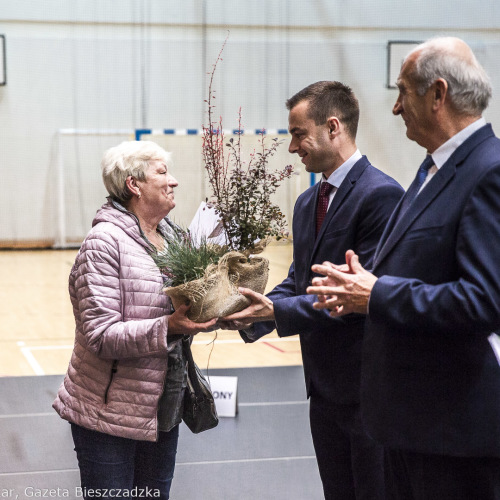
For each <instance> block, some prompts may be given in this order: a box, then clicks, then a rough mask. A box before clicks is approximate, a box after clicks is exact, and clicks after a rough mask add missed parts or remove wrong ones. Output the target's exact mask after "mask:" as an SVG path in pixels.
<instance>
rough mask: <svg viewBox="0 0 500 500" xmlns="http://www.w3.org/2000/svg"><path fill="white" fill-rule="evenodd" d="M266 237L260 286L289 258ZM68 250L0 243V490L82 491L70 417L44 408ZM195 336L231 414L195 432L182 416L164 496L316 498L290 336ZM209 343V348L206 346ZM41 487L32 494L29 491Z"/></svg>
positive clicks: (61, 348) (64, 348) (63, 335)
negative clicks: (233, 387) (231, 395)
mask: <svg viewBox="0 0 500 500" xmlns="http://www.w3.org/2000/svg"><path fill="white" fill-rule="evenodd" d="M291 253H292V250H291V245H290V244H275V245H271V246H270V247H268V248H267V249H266V251H265V255H266V256H267V257H268V258H269V260H270V278H269V283H268V288H272V287H273V286H274V285H275V284H277V283H279V282H280V281H281V280H282V279H283V278H284V277H285V276H286V273H287V271H288V267H289V264H290V262H291V258H292V256H291ZM75 254H76V251H75V250H64V251H0V275H1V276H2V279H1V282H0V317H1V318H2V322H1V327H0V343H1V344H0V347H1V348H0V371H1V375H3V378H1V379H0V394H1V395H2V397H1V398H0V435H1V436H2V438H3V446H2V447H0V495H1V494H3V493H4V492H6V493H9V492H8V490H11V494H10V497H12V498H19V499H22V498H29V497H30V496H36V493H37V492H39V493H40V492H43V491H44V489H49V490H53V491H54V494H53V497H56V498H57V497H59V498H75V499H76V498H81V496H80V495H79V492H78V490H77V489H76V488H77V486H78V485H79V476H78V467H77V463H76V458H75V456H74V452H73V450H72V440H71V435H70V429H69V425H68V424H67V423H66V422H65V421H63V420H61V419H60V418H59V417H58V416H57V415H56V414H55V412H54V411H53V410H52V409H51V404H52V401H53V399H54V397H55V394H56V391H57V388H58V386H59V384H60V383H61V380H62V374H63V373H64V372H65V370H66V367H67V363H68V360H69V356H70V353H71V348H72V343H73V328H74V325H73V316H72V312H71V307H70V304H69V298H68V295H67V277H68V274H69V271H70V268H71V265H72V263H73V260H74V257H75ZM214 337H215V335H214V334H213V333H211V334H199V335H197V336H196V338H195V344H194V347H193V352H194V356H195V359H196V361H197V362H198V364H199V365H200V366H201V367H202V368H205V369H206V367H207V363H208V359H209V356H210V361H209V370H210V371H209V373H210V375H228V376H237V377H238V414H237V416H236V417H235V418H221V422H220V424H219V426H218V427H217V428H215V429H212V430H210V431H207V432H205V433H202V434H200V435H194V434H191V433H190V432H189V430H188V429H187V427H185V426H184V425H182V426H181V437H180V442H179V451H178V456H177V467H176V475H175V478H174V483H173V487H172V494H171V498H172V499H173V500H198V499H199V500H257V499H259V500H267V499H273V500H281V499H283V500H285V499H286V500H316V499H320V498H322V491H321V482H320V479H319V475H318V470H317V466H316V461H315V457H314V450H313V447H312V442H311V438H310V432H309V423H308V404H307V401H306V397H305V390H304V381H303V373H302V366H301V357H300V346H299V342H298V338H296V337H291V338H286V339H280V338H278V337H277V336H276V335H275V334H271V335H269V336H267V337H266V338H264V339H263V340H261V341H259V342H257V343H255V344H250V345H249V344H244V343H243V342H242V341H241V339H240V338H239V335H238V334H237V332H226V331H219V332H218V334H217V337H216V338H215V342H214V343H213V344H212V341H213V340H214ZM210 352H211V354H210ZM39 496H41V495H39Z"/></svg>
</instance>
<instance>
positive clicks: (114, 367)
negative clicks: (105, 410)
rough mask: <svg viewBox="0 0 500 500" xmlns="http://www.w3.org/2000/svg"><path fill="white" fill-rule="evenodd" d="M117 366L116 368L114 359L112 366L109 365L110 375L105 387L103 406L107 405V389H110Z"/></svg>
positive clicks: (116, 363)
mask: <svg viewBox="0 0 500 500" xmlns="http://www.w3.org/2000/svg"><path fill="white" fill-rule="evenodd" d="M117 366H118V360H117V359H114V360H113V364H112V365H111V375H110V377H109V383H108V386H107V387H106V391H105V392H104V404H108V392H109V388H110V387H111V383H112V382H113V377H114V376H115V373H116V371H117Z"/></svg>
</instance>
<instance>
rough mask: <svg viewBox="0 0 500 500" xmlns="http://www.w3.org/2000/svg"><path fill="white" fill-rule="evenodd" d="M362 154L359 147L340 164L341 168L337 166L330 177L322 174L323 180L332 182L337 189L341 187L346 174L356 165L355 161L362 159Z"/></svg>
mask: <svg viewBox="0 0 500 500" xmlns="http://www.w3.org/2000/svg"><path fill="white" fill-rule="evenodd" d="M361 158H362V155H361V153H360V152H359V149H356V151H355V153H354V154H353V155H352V156H351V157H350V158H348V159H347V160H346V161H345V162H344V163H342V165H340V167H339V168H337V169H336V170H335V171H334V172H333V173H332V174H331V175H330V177H328V179H325V176H324V175H323V176H322V179H321V180H322V181H325V180H326V182H328V183H330V184H331V185H332V186H334V187H336V188H337V189H338V188H339V187H340V185H341V184H342V182H343V181H344V179H345V178H346V175H347V174H348V173H349V170H351V168H352V167H354V165H355V163H356V162H357V161H359V160H361Z"/></svg>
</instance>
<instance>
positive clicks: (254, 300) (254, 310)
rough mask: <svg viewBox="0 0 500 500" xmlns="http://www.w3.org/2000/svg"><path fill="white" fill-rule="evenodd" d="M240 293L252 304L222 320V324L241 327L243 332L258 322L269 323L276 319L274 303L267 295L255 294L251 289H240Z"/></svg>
mask: <svg viewBox="0 0 500 500" xmlns="http://www.w3.org/2000/svg"><path fill="white" fill-rule="evenodd" d="M238 291H239V292H240V293H241V295H244V296H245V297H247V298H248V299H250V300H251V304H250V305H249V306H247V307H246V308H245V309H243V310H242V311H240V312H237V313H233V314H230V315H229V316H226V317H225V318H221V320H222V322H233V324H234V325H240V328H238V329H239V330H243V329H245V328H248V327H249V326H250V325H251V324H252V323H254V322H256V321H269V320H273V319H274V307H273V303H272V301H271V300H270V299H268V298H267V297H266V296H265V295H262V294H261V293H257V292H254V291H253V290H250V289H249V288H238ZM220 323H221V322H219V324H220ZM243 325H245V326H243ZM241 326H243V327H241Z"/></svg>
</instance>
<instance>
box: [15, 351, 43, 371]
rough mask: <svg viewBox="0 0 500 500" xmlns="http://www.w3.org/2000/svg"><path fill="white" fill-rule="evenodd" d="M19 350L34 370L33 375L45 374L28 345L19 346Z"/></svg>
mask: <svg viewBox="0 0 500 500" xmlns="http://www.w3.org/2000/svg"><path fill="white" fill-rule="evenodd" d="M21 352H22V354H23V355H24V357H25V358H26V361H27V362H28V364H29V365H30V366H31V369H32V370H33V371H34V372H35V375H45V372H44V371H43V370H42V367H41V366H40V363H38V361H37V360H36V358H35V356H33V353H32V352H31V348H29V347H21Z"/></svg>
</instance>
